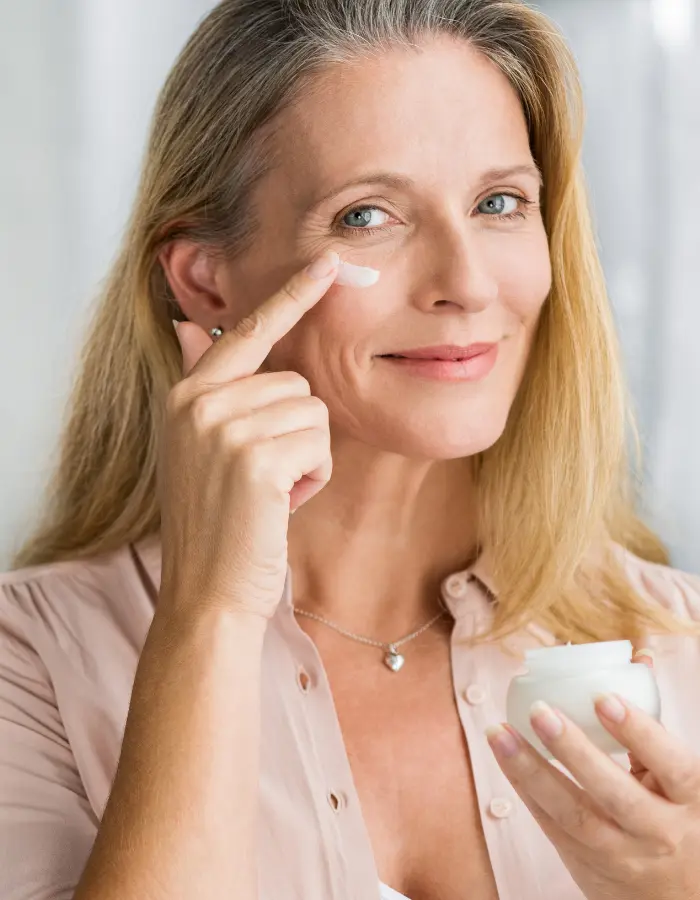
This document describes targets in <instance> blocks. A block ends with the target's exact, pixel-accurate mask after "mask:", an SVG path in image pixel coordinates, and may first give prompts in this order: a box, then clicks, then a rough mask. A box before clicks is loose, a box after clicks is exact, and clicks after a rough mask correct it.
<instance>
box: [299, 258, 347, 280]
mask: <svg viewBox="0 0 700 900" xmlns="http://www.w3.org/2000/svg"><path fill="white" fill-rule="evenodd" d="M339 262H340V257H339V256H338V254H337V253H336V252H335V251H333V250H327V251H326V252H325V253H323V254H322V255H321V256H319V257H318V259H315V260H314V261H313V262H312V263H311V265H309V266H308V267H307V269H306V271H307V272H308V274H309V276H310V277H311V278H315V279H316V281H321V280H322V279H324V278H328V276H329V275H331V274H332V273H333V272H335V270H336V268H337V266H338V263H339Z"/></svg>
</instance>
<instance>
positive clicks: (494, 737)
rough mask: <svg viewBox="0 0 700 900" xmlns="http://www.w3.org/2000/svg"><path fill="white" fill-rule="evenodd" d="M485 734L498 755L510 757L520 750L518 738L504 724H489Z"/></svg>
mask: <svg viewBox="0 0 700 900" xmlns="http://www.w3.org/2000/svg"><path fill="white" fill-rule="evenodd" d="M485 734H486V737H487V739H488V742H489V744H490V745H491V748H492V749H493V751H494V752H495V753H496V755H497V756H503V757H505V758H506V759H508V758H509V757H511V756H515V755H516V753H518V752H519V750H520V744H519V742H518V739H517V738H516V737H515V735H514V734H511V732H510V731H508V729H507V728H504V727H503V726H502V725H489V727H488V728H487V729H486V732H485Z"/></svg>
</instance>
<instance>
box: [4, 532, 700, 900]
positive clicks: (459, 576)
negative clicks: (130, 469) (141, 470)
mask: <svg viewBox="0 0 700 900" xmlns="http://www.w3.org/2000/svg"><path fill="white" fill-rule="evenodd" d="M623 556H624V561H625V565H626V567H627V570H628V573H629V577H630V579H631V580H632V581H633V582H634V584H635V585H636V586H637V588H638V589H640V590H641V591H642V592H643V594H644V595H645V596H646V597H647V598H648V601H649V603H658V604H662V605H663V606H665V607H668V608H670V609H673V610H675V611H676V612H677V613H679V614H681V615H682V616H685V617H690V618H692V619H695V620H700V578H698V577H696V576H690V575H684V574H682V573H680V572H676V571H673V570H671V569H669V568H666V567H664V566H659V565H653V564H651V563H647V562H643V561H641V560H639V559H637V558H636V557H634V556H632V555H631V554H629V553H626V552H623ZM484 566H485V564H484V563H479V562H477V563H476V565H475V566H473V567H472V568H470V569H468V570H465V571H460V572H455V573H453V574H451V575H450V576H448V577H447V578H446V579H445V580H444V582H443V585H442V591H443V597H444V600H445V602H446V604H447V606H448V607H449V609H450V611H451V613H452V615H453V616H454V619H455V622H454V627H453V632H452V674H453V683H454V693H455V698H456V701H457V706H458V709H459V715H460V718H461V722H462V727H463V729H464V733H465V736H466V739H467V742H468V745H469V750H470V754H471V762H472V768H473V772H474V779H475V782H476V791H477V798H478V802H479V806H480V810H481V821H482V825H483V829H484V833H485V836H486V843H487V847H488V852H489V855H490V859H491V864H492V867H493V871H494V875H495V879H496V884H497V886H498V893H499V897H500V900H549V898H551V897H556V898H557V900H582V896H583V895H582V894H581V892H580V890H579V889H578V887H577V886H576V885H575V884H574V882H573V880H572V879H571V877H570V875H569V874H568V872H567V870H566V869H565V867H564V866H563V864H562V862H561V860H560V859H559V856H558V855H557V853H556V851H555V850H554V848H553V847H552V845H551V844H550V843H549V841H548V840H547V838H546V837H545V836H544V834H543V833H542V832H541V830H540V828H539V826H538V825H537V824H536V822H535V821H534V819H533V818H532V817H531V815H530V813H529V811H528V810H527V808H526V807H525V806H524V805H523V804H522V802H521V801H520V799H519V798H518V796H517V794H516V793H515V791H514V790H513V788H512V787H511V786H510V784H509V782H508V781H507V779H506V778H505V777H504V776H503V775H502V774H501V771H500V769H499V767H498V765H497V763H496V761H495V759H494V758H493V755H492V753H491V750H490V749H489V747H488V744H487V742H486V738H485V737H484V729H485V728H486V727H487V726H488V725H490V724H493V723H496V722H499V721H503V720H504V719H505V695H506V690H507V687H508V683H509V681H510V679H511V678H512V677H513V675H515V674H516V673H517V672H519V671H520V670H521V668H522V664H521V662H519V661H518V660H517V659H515V658H513V657H512V656H511V655H509V654H508V653H506V652H504V650H503V649H502V648H501V647H499V646H497V645H487V646H480V647H477V648H468V647H465V645H464V644H463V643H460V641H462V639H464V638H465V637H468V636H469V635H471V634H472V633H473V631H474V629H475V628H479V629H480V628H482V627H483V625H484V624H485V623H486V622H487V621H488V618H489V616H490V614H491V604H492V602H493V600H494V598H495V592H494V591H493V585H492V584H490V581H489V578H488V573H487V572H486V571H483V569H484ZM159 583H160V544H159V541H158V538H157V537H153V538H149V539H147V540H145V541H142V542H140V543H138V544H136V545H128V546H125V547H124V548H123V549H121V550H120V551H118V552H115V553H112V554H108V555H104V556H102V557H100V558H96V559H93V560H91V561H90V562H77V561H76V562H63V563H57V564H53V565H47V566H37V567H33V568H28V569H23V570H19V571H15V572H11V573H8V574H5V575H2V576H0V898H2V900H69V898H71V897H72V895H73V891H74V889H75V886H76V884H77V882H78V880H79V878H80V874H81V871H82V868H83V866H84V864H85V861H86V859H87V857H88V855H89V853H90V848H91V845H92V843H93V840H94V838H95V834H96V832H97V828H98V825H99V821H100V816H101V815H102V812H103V810H104V807H105V804H106V801H107V797H108V795H109V791H110V786H111V782H112V778H113V776H114V773H115V770H116V766H117V760H118V756H119V748H120V744H121V739H122V734H123V729H124V724H125V721H126V715H127V710H128V705H129V697H130V693H131V688H132V683H133V679H134V675H135V671H136V665H137V662H138V658H139V654H140V651H141V648H142V646H143V644H144V641H145V638H146V633H147V631H148V628H149V625H150V622H151V618H152V616H153V611H154V604H155V600H156V597H157V593H158V588H159ZM291 604H292V579H291V572H289V573H288V577H287V582H286V584H285V589H284V596H283V598H282V602H281V604H280V606H279V607H278V610H277V612H276V614H275V616H274V618H273V620H272V622H271V624H270V627H269V628H268V631H267V634H266V637H265V642H264V648H263V654H264V658H263V687H262V710H263V712H262V728H263V736H262V750H261V754H262V755H261V781H260V804H261V830H260V836H259V847H260V851H259V852H260V866H259V871H260V880H259V884H260V891H259V897H260V900H378V898H379V874H378V872H377V867H376V863H375V859H374V856H373V852H372V847H371V844H370V840H369V836H368V832H367V828H366V826H365V822H364V820H363V818H362V811H361V809H360V805H359V801H358V796H357V793H356V791H355V788H354V785H353V779H352V774H351V769H350V765H349V762H348V757H347V754H346V751H345V746H344V744H343V736H342V733H341V730H340V726H339V723H338V718H337V716H336V713H335V709H334V706H333V698H332V695H331V691H330V688H329V685H328V681H327V679H326V676H325V672H324V669H323V665H322V662H321V658H320V656H319V654H318V652H317V651H316V648H315V645H314V644H313V642H312V641H311V640H310V638H309V637H308V636H307V635H306V634H305V632H304V631H303V630H302V629H301V628H300V627H299V625H298V624H297V621H296V619H295V616H294V613H293V610H292V605H291ZM645 643H646V645H647V646H651V648H652V649H654V651H655V653H656V674H657V677H658V680H659V686H660V689H661V696H662V701H663V714H662V715H663V722H664V724H665V726H666V727H667V728H668V729H669V731H671V732H673V733H675V734H678V735H679V736H681V737H682V738H683V739H684V741H685V742H686V743H687V744H688V745H690V746H692V747H694V748H695V749H696V750H698V751H700V716H699V715H698V701H699V699H700V689H699V688H698V685H700V642H699V641H698V640H697V639H695V638H686V637H678V636H669V637H650V638H649V639H648V641H645ZM509 644H510V646H511V647H512V648H514V649H517V650H521V651H522V650H524V649H526V648H527V647H530V646H535V645H536V639H535V630H534V629H526V630H525V631H523V632H522V633H520V634H519V635H518V636H516V637H515V638H512V639H511V640H510V641H509ZM399 827H410V825H408V824H403V825H401V824H400V825H399ZM465 852H468V848H465Z"/></svg>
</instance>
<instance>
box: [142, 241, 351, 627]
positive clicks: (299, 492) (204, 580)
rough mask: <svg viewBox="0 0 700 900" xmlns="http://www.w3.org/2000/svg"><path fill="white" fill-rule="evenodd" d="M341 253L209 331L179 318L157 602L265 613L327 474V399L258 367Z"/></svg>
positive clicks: (302, 382)
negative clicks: (306, 507)
mask: <svg viewBox="0 0 700 900" xmlns="http://www.w3.org/2000/svg"><path fill="white" fill-rule="evenodd" d="M338 262H339V259H338V255H337V254H335V253H325V254H323V255H322V256H321V257H319V258H318V259H317V260H316V261H315V263H314V264H312V265H318V266H319V268H317V269H316V271H317V272H318V271H319V270H320V271H325V272H326V273H327V274H325V275H321V276H320V277H318V276H317V277H313V274H312V273H310V271H309V270H310V269H311V266H309V267H308V268H307V269H304V270H303V271H301V272H298V273H297V274H296V275H294V276H293V278H292V279H291V280H290V281H289V282H288V283H287V284H286V285H284V287H283V288H282V289H281V290H280V291H279V292H278V293H276V294H275V295H273V296H272V297H271V298H270V299H268V300H267V301H265V302H264V303H262V304H261V305H260V306H259V307H257V308H256V309H255V311H254V312H253V313H251V314H250V315H249V316H247V317H246V318H244V319H242V320H241V321H240V322H239V323H238V325H237V326H236V327H235V328H234V329H233V330H232V331H230V332H228V333H226V334H224V335H223V336H222V337H221V338H220V339H219V340H218V341H216V342H213V341H212V340H211V338H210V337H209V335H208V334H207V333H206V331H204V330H203V329H202V328H200V327H199V326H198V325H196V324H195V323H193V322H183V323H180V325H179V327H178V329H177V336H178V340H179V341H180V345H181V347H182V354H183V371H184V378H183V379H182V380H181V381H180V382H178V384H176V385H175V387H173V389H172V390H171V391H170V394H169V396H168V400H167V404H166V414H165V422H164V426H163V432H162V445H161V453H160V459H159V464H158V491H159V496H160V505H161V541H162V552H163V560H162V576H161V591H160V597H161V602H162V601H163V600H165V601H166V602H167V603H168V604H169V608H170V609H171V610H176V611H187V610H190V611H196V610H197V609H199V608H201V607H202V606H203V605H204V604H208V605H209V606H215V607H217V608H225V609H231V610H233V611H236V612H241V613H244V614H252V615H253V616H254V617H261V618H263V619H264V620H268V619H270V618H271V616H272V615H273V613H274V611H275V609H276V607H277V604H278V603H279V600H280V597H281V595H282V590H283V588H284V580H285V576H286V571H287V528H288V524H289V514H290V511H294V510H295V509H296V508H298V507H299V506H301V505H302V504H303V503H305V502H306V501H307V500H309V499H310V498H311V497H313V496H314V494H316V493H318V492H319V491H320V490H321V489H322V488H323V487H324V486H325V485H326V483H327V482H328V480H329V479H330V477H331V468H332V461H331V450H330V430H329V423H328V410H327V408H326V405H325V404H324V403H323V401H321V400H319V399H318V397H314V396H312V394H311V389H310V386H309V383H308V381H307V380H306V379H305V378H304V377H302V376H301V375H300V374H298V373H297V372H265V373H260V374H256V372H257V370H258V369H259V367H260V366H261V364H262V363H263V361H264V360H265V358H266V357H267V355H268V353H269V352H270V350H271V348H272V346H273V345H274V344H275V343H276V342H277V341H278V340H280V338H282V337H283V336H284V335H285V334H287V332H288V331H290V329H291V328H292V327H293V326H294V325H295V324H296V323H297V322H298V321H299V319H300V318H301V317H302V316H303V315H304V313H305V312H306V311H307V310H309V309H311V307H312V306H314V305H315V304H316V303H317V302H318V301H319V300H320V298H321V297H322V296H323V295H324V294H325V293H326V292H327V290H328V288H329V287H330V286H331V284H332V283H333V281H334V278H335V276H336V274H337V271H338Z"/></svg>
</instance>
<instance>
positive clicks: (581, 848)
mask: <svg viewBox="0 0 700 900" xmlns="http://www.w3.org/2000/svg"><path fill="white" fill-rule="evenodd" d="M635 661H637V660H635ZM640 661H641V660H640ZM596 711H597V713H598V717H599V719H600V721H601V722H602V723H603V725H604V726H605V727H606V729H607V730H608V731H609V732H610V734H612V735H613V737H615V738H616V739H617V740H618V741H619V742H620V743H621V744H622V745H623V746H624V747H627V749H628V750H629V751H630V763H631V771H627V770H625V769H623V768H622V767H621V766H620V765H619V764H618V763H616V762H615V761H614V760H612V759H611V758H610V757H609V756H607V755H606V754H605V753H603V752H602V751H601V750H599V749H598V748H597V747H595V746H594V745H593V744H592V743H591V741H590V740H589V739H588V738H587V737H586V736H585V734H584V733H583V732H582V731H581V729H580V728H578V727H577V726H576V725H575V724H574V723H573V722H572V721H571V720H570V719H568V718H567V717H566V716H564V715H563V714H562V713H560V712H558V711H554V710H549V712H547V711H546V710H545V709H540V711H539V713H538V714H537V715H535V716H533V717H532V719H531V722H532V726H533V728H534V730H535V732H536V733H537V735H538V737H539V738H540V740H541V741H542V743H543V744H544V745H545V746H546V747H547V748H548V749H549V750H550V752H551V753H552V754H553V755H554V756H555V757H556V758H557V759H558V760H559V761H560V762H561V763H563V765H564V766H566V768H567V769H568V770H569V771H570V772H571V774H572V775H573V776H574V778H575V779H576V781H577V782H578V784H575V783H574V782H573V781H572V780H571V779H570V778H568V777H567V776H566V775H565V774H564V773H562V772H560V771H559V770H558V769H557V768H555V767H554V766H553V765H551V764H550V763H549V762H548V761H547V760H545V759H544V757H542V756H541V755H540V754H539V753H538V752H537V751H536V750H535V749H534V748H533V747H532V746H531V745H530V744H529V743H528V742H527V741H526V740H525V739H524V738H523V737H522V736H521V735H519V733H518V732H517V731H516V730H515V729H513V728H511V727H510V726H505V727H504V726H498V727H497V729H489V743H490V744H491V747H492V749H493V751H494V754H495V756H496V758H497V760H498V762H499V765H500V767H501V769H502V770H503V773H504V774H505V775H506V777H507V778H508V780H509V781H510V783H511V784H512V785H513V787H514V788H515V790H516V791H517V792H518V794H519V795H520V797H521V798H522V800H523V802H524V803H525V805H526V806H527V807H528V809H529V810H530V812H531V813H532V815H533V816H534V818H535V819H536V820H537V822H538V823H539V825H540V827H541V828H542V830H543V831H544V833H545V834H546V835H547V837H548V838H549V840H550V841H551V842H552V843H553V844H554V846H555V847H556V849H557V851H558V853H559V855H560V857H561V858H562V861H563V862H564V864H565V866H566V867H567V869H568V870H569V872H570V873H571V875H572V877H573V879H574V880H575V881H576V883H577V884H578V886H579V887H580V888H581V890H582V892H583V894H584V895H585V897H586V898H587V900H694V898H700V758H698V757H697V756H695V755H694V754H693V753H692V752H691V751H690V750H689V749H688V748H687V747H685V746H684V745H683V744H682V743H681V742H680V741H679V740H678V739H677V738H675V737H673V736H671V735H670V734H669V733H668V732H667V731H666V730H665V729H664V727H663V726H662V725H660V724H659V723H658V722H657V721H656V720H655V719H653V718H651V717H650V716H648V715H647V714H646V713H644V712H642V710H640V709H637V708H636V707H634V706H633V705H631V704H628V703H625V702H624V701H622V700H621V698H619V697H617V696H615V695H610V696H609V697H608V698H607V700H599V701H598V702H596ZM579 785H580V787H579Z"/></svg>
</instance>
